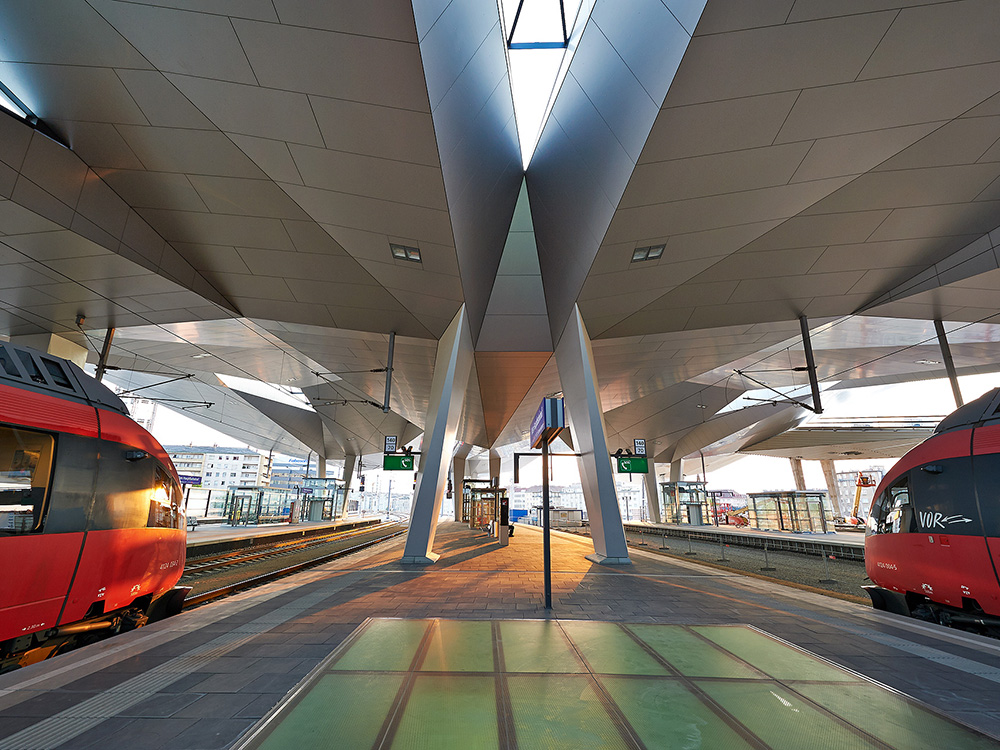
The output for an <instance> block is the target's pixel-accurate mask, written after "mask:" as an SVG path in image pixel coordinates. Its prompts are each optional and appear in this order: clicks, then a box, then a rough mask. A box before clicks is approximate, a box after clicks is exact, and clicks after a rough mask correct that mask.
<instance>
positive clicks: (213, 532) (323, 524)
mask: <svg viewBox="0 0 1000 750" xmlns="http://www.w3.org/2000/svg"><path fill="white" fill-rule="evenodd" d="M381 520H382V519H380V518H379V517H378V516H371V517H368V516H363V517H352V518H342V519H340V520H339V521H305V522H303V523H296V524H290V523H268V524H259V525H256V526H246V525H240V526H230V525H229V524H223V523H213V524H202V525H199V526H198V527H197V528H196V529H195V530H194V531H189V532H188V536H187V548H188V550H189V551H197V552H204V551H206V549H207V548H215V547H220V546H225V547H227V548H229V549H235V548H238V547H240V546H250V545H252V544H253V543H254V542H255V541H257V540H260V539H264V540H267V541H272V542H273V541H277V540H279V539H299V538H303V537H310V536H316V535H317V534H323V533H326V532H330V531H349V530H350V529H357V528H362V527H364V526H374V525H375V524H377V523H379V522H380V521H381Z"/></svg>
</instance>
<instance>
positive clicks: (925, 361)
mask: <svg viewBox="0 0 1000 750" xmlns="http://www.w3.org/2000/svg"><path fill="white" fill-rule="evenodd" d="M913 364H915V365H939V364H941V363H940V362H938V361H937V360H936V359H918V360H916V361H915V362H914V363H913Z"/></svg>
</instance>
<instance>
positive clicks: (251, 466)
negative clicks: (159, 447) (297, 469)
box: [164, 445, 271, 490]
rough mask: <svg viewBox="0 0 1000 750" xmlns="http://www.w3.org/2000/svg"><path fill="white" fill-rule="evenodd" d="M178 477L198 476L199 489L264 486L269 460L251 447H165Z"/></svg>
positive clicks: (266, 483)
mask: <svg viewBox="0 0 1000 750" xmlns="http://www.w3.org/2000/svg"><path fill="white" fill-rule="evenodd" d="M164 448H165V449H166V451H167V453H168V454H169V455H170V460H171V461H173V462H174V468H176V469H177V473H178V474H186V475H191V476H200V477H201V487H204V488H206V489H212V490H214V489H227V488H229V487H267V486H269V485H270V482H271V467H270V460H269V459H268V457H267V456H263V455H261V454H260V453H257V452H256V451H254V450H251V449H250V448H231V447H219V446H216V445H213V446H199V445H168V446H164Z"/></svg>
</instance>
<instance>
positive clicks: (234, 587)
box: [184, 529, 406, 609]
mask: <svg viewBox="0 0 1000 750" xmlns="http://www.w3.org/2000/svg"><path fill="white" fill-rule="evenodd" d="M405 533H406V529H401V530H399V531H395V532H393V533H391V534H386V535H384V536H381V537H379V538H378V539H371V540H369V541H367V542H362V543H361V544H357V545H355V546H353V547H348V548H347V549H342V550H339V551H337V552H332V553H330V554H329V555H323V556H321V557H317V558H315V559H313V560H306V561H305V562H301V563H296V564H295V565H289V566H288V567H287V568H281V569H280V570H273V571H271V572H270V573H262V574H260V575H258V576H254V577H253V578H248V579H246V580H245V581H237V582H236V583H231V584H228V585H226V586H222V587H220V588H217V589H213V590H212V591H206V592H205V593H204V594H198V595H197V596H192V597H191V598H189V599H186V600H185V601H184V607H185V609H186V608H188V607H196V606H198V605H200V604H204V603H206V602H210V601H212V600H213V599H218V598H219V597H222V596H228V595H229V594H232V593H235V592H237V591H241V590H242V589H246V588H251V587H252V586H257V585H259V584H262V583H267V582H268V581H273V580H274V579H276V578H281V577H282V576H286V575H290V574H292V573H298V572H299V571H300V570H305V569H306V568H310V567H312V566H314V565H320V564H322V563H325V562H329V561H330V560H336V559H337V558H338V557H344V556H346V555H349V554H351V553H352V552H359V551H360V550H363V549H367V548H368V547H372V546H374V545H376V544H379V543H380V542H384V541H386V540H388V539H393V538H395V537H397V536H399V535H400V534H405Z"/></svg>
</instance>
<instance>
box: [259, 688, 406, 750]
mask: <svg viewBox="0 0 1000 750" xmlns="http://www.w3.org/2000/svg"><path fill="white" fill-rule="evenodd" d="M405 676H406V675H402V674H326V675H324V676H322V677H321V678H320V679H319V681H318V682H317V683H316V684H315V685H314V686H313V688H312V689H311V690H310V691H309V692H308V693H307V694H306V695H305V696H304V697H303V698H302V700H301V701H300V702H299V703H298V704H296V705H295V706H294V707H293V708H292V709H291V711H289V712H288V713H287V714H286V715H285V717H284V718H283V719H282V721H281V723H280V724H278V725H277V726H276V727H275V728H274V729H273V731H272V732H271V733H270V734H269V735H268V736H267V737H266V738H265V739H264V741H263V742H262V743H261V744H260V745H259V747H260V748H263V750H305V749H306V748H319V747H371V746H372V743H374V742H375V739H376V738H377V737H378V734H379V731H380V730H381V728H382V723H383V721H384V720H385V717H386V715H387V714H388V713H389V709H390V708H392V702H393V700H394V699H395V697H396V693H397V692H398V691H399V688H400V685H402V684H403V678H404V677H405ZM331 743H332V744H331Z"/></svg>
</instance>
